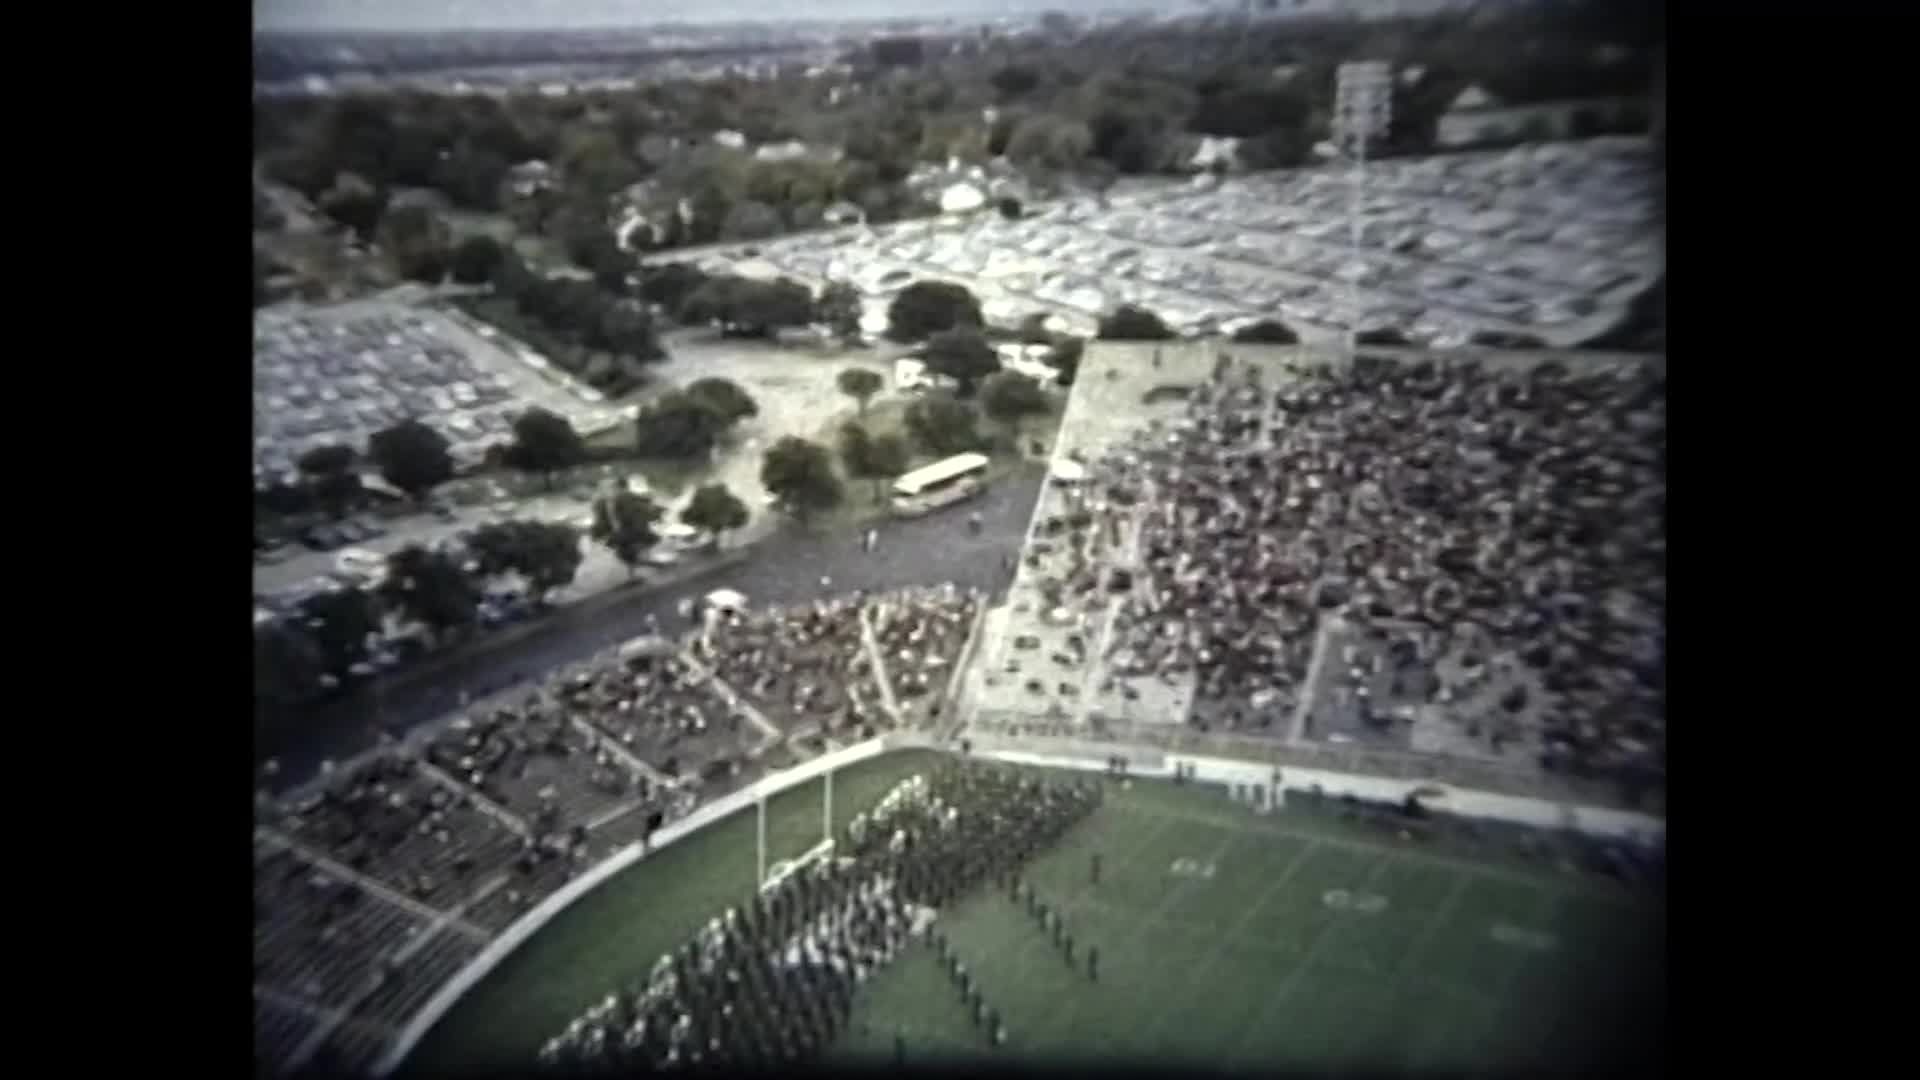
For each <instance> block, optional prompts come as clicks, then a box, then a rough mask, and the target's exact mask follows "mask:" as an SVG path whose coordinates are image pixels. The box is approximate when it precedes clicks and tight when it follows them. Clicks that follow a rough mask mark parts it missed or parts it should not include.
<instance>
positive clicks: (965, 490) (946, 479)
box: [893, 454, 987, 517]
mask: <svg viewBox="0 0 1920 1080" xmlns="http://www.w3.org/2000/svg"><path fill="white" fill-rule="evenodd" d="M986 478H987V455H985V454H955V455H954V456H952V457H950V458H947V459H946V460H944V461H936V462H934V463H933V464H931V465H928V466H927V467H925V468H923V469H915V470H913V471H912V472H910V473H908V474H907V475H905V476H902V477H901V478H900V479H898V480H895V481H894V482H893V512H894V513H896V514H899V515H901V516H903V517H911V516H913V515H915V514H924V513H927V512H929V511H932V510H938V509H939V508H940V507H943V506H948V505H951V504H953V503H956V502H959V501H960V500H961V499H965V498H967V497H969V496H972V495H976V494H978V493H979V492H980V491H981V489H983V488H984V487H986Z"/></svg>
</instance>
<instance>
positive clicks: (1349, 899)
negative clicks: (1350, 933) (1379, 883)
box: [1320, 889, 1387, 915]
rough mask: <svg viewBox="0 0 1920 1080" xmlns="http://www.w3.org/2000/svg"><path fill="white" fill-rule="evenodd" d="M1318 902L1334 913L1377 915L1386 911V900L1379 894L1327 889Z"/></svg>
mask: <svg viewBox="0 0 1920 1080" xmlns="http://www.w3.org/2000/svg"><path fill="white" fill-rule="evenodd" d="M1320 902H1321V903H1323V904H1325V905H1327V906H1328V907H1330V908H1332V909H1333V910H1335V911H1351V912H1353V913H1355V914H1357V915H1378V914H1380V913H1381V912H1383V911H1385V910H1387V898H1386V897H1384V896H1381V895H1380V894H1379V893H1368V892H1348V891H1347V890H1345V889H1328V890H1327V891H1326V893H1325V894H1324V895H1322V896H1321V897H1320Z"/></svg>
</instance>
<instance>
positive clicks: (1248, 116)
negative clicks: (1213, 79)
mask: <svg viewBox="0 0 1920 1080" xmlns="http://www.w3.org/2000/svg"><path fill="white" fill-rule="evenodd" d="M1309 106H1310V103H1309V102H1308V101H1307V99H1306V97H1305V95H1303V94H1301V93H1299V92H1298V91H1294V90H1291V89H1288V88H1286V87H1242V86H1227V87H1224V88H1222V89H1220V90H1219V91H1218V92H1216V93H1211V94H1202V95H1201V97H1200V100H1199V101H1198V102H1196V103H1195V104H1194V107H1193V113H1192V115H1191V116H1190V117H1189V118H1188V120H1187V130H1189V131H1192V132H1195V133H1197V134H1201V135H1224V136H1229V137H1232V138H1238V139H1249V138H1254V137H1256V136H1259V135H1262V134H1264V133H1266V132H1268V131H1272V130H1274V129H1275V128H1289V129H1297V128H1299V127H1301V126H1302V125H1304V124H1305V123H1306V120H1307V111H1308V109H1309Z"/></svg>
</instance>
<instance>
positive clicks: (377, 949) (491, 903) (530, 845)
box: [254, 590, 964, 1068]
mask: <svg viewBox="0 0 1920 1080" xmlns="http://www.w3.org/2000/svg"><path fill="white" fill-rule="evenodd" d="M953 595H964V594H957V593H951V592H947V591H942V590H927V591H913V592H904V593H900V594H888V595H885V596H879V597H853V598H835V599H831V600H825V601H821V602H819V603H815V604H808V605H803V606H799V607H796V608H790V609H777V610H772V611H752V612H743V613H737V614H736V615H734V616H730V617H728V618H726V619H722V620H720V621H719V622H718V623H717V624H716V633H714V634H713V635H711V637H710V638H709V639H707V640H703V635H702V633H701V630H700V628H698V627H696V628H694V629H691V630H689V632H688V634H687V635H686V637H685V639H684V640H682V641H680V642H674V641H669V640H665V639H660V638H655V639H651V640H643V641H641V642H637V643H628V644H627V645H626V646H623V647H620V648H616V649H610V650H607V651H606V652H603V653H601V654H599V655H597V656H595V657H593V658H591V659H589V660H587V661H585V662H583V663H580V664H577V665H574V666H572V667H569V668H565V669H562V670H560V671H557V672H555V673H553V674H551V675H550V676H548V677H547V678H545V679H544V680H542V681H541V682H540V683H538V684H537V685H534V686H532V687H525V688H522V689H519V690H510V691H507V692H505V693H502V694H499V695H497V696H495V697H492V698H489V699H487V700H486V701H484V702H480V703H474V704H471V705H470V706H469V707H468V708H466V709H465V710H464V711H463V712H462V713H461V714H459V715H456V716H455V717H453V718H452V719H451V720H450V722H448V723H446V724H444V725H443V726H440V727H439V728H438V729H437V730H431V731H428V732H423V734H422V737H421V738H419V739H418V740H416V741H413V742H411V743H402V742H400V741H399V740H397V739H394V738H391V737H385V738H383V745H382V746H381V747H380V748H378V750H377V751H376V752H375V753H374V754H372V755H370V756H369V757H368V758H367V759H366V760H364V761H362V762H360V763H358V764H354V765H349V766H346V767H334V766H333V765H327V766H323V769H322V775H321V776H320V777H319V778H318V782H317V783H316V784H314V785H311V786H310V787H309V789H307V790H304V791H301V792H298V793H296V794H294V795H291V796H287V797H283V798H279V799H275V798H272V797H270V796H268V795H266V794H265V793H262V795H261V797H260V800H259V803H258V813H257V823H258V824H259V825H260V826H261V827H262V838H261V840H260V842H259V843H258V845H257V850H256V856H255V872H254V946H255V947H254V953H255V980H256V986H257V987H258V988H261V989H262V990H263V992H265V993H267V994H270V995H273V1000H274V1001H287V1002H293V1003H297V1006H298V1008H302V1009H310V1010H333V1009H346V1010H348V1011H349V1012H350V1013H351V1014H352V1017H353V1020H352V1021H351V1022H350V1023H348V1024H346V1025H343V1026H342V1028H341V1032H340V1034H339V1035H338V1036H336V1037H335V1039H334V1040H333V1041H332V1042H330V1043H328V1045H327V1047H326V1048H325V1050H326V1052H324V1053H322V1054H320V1055H319V1056H317V1057H315V1058H314V1059H313V1062H314V1063H319V1062H323V1061H324V1062H328V1063H330V1064H341V1065H342V1067H347V1068H353V1067H360V1066H364V1065H365V1064H367V1063H368V1062H369V1061H370V1060H371V1058H372V1056H373V1055H375V1054H377V1053H378V1052H379V1050H380V1045H379V1039H378V1038H377V1037H368V1035H367V1032H368V1030H370V1029H369V1027H368V1025H367V1024H363V1023H362V1021H367V1022H371V1024H373V1025H388V1026H398V1025H399V1024H400V1023H402V1022H404V1021H405V1020H406V1018H407V1017H408V1016H409V1015H410V1014H411V1012H412V1011H413V1010H414V1009H417V1008H418V1007H419V1005H420V1004H421V1003H422V1002H424V1000H425V999H426V997H427V996H429V995H430V994H431V992H432V989H433V988H434V987H435V986H437V985H438V984H439V983H440V982H442V981H444V980H445V979H446V978H447V977H448V976H450V975H451V974H452V973H453V972H454V971H456V970H458V968H459V966H460V964H462V963H464V962H465V961H466V960H467V959H470V958H471V956H472V955H473V954H474V953H475V952H477V951H478V948H479V946H480V945H481V944H483V943H484V942H485V940H486V939H487V938H488V937H490V936H491V935H492V934H496V933H498V932H500V931H502V930H504V929H505V928H506V927H507V926H509V925H510V924H511V923H512V922H513V921H514V920H515V919H517V918H519V917H520V916H521V915H522V914H524V913H525V912H526V911H527V910H528V909H529V908H531V907H532V906H533V905H535V904H537V903H538V902H539V901H540V900H541V899H543V898H544V897H545V896H547V895H549V894H550V893H551V892H553V890H555V889H557V888H559V887H560V886H561V885H562V884H564V883H565V882H566V881H567V880H569V879H570V878H572V877H574V876H576V875H578V874H579V873H581V872H583V871H584V870H585V869H587V868H588V867H590V866H592V865H593V864H594V863H596V862H598V861H600V860H601V859H603V858H605V857H606V856H607V855H609V854H611V853H612V852H614V851H616V850H618V849H620V848H622V847H625V846H627V845H629V844H632V843H635V842H640V843H645V842H647V841H648V840H649V839H650V838H651V836H652V834H653V833H654V832H655V831H656V830H657V829H659V828H660V827H661V826H662V825H664V824H665V823H666V822H668V821H671V820H674V819H677V818H679V817H681V816H684V815H685V814H686V813H688V812H690V811H691V810H692V809H693V808H694V807H695V806H696V805H697V804H698V803H699V801H700V800H702V799H704V798H711V797H714V796H716V795H719V794H722V793H724V792H725V791H726V790H729V789H731V788H732V787H735V786H738V785H739V784H742V783H746V782H749V781H750V780H751V779H752V778H753V777H754V776H755V775H758V770H759V769H761V768H762V767H764V766H766V765H768V764H769V763H777V761H778V760H781V759H780V757H779V755H777V754H776V755H774V756H772V757H769V758H767V759H765V760H757V759H756V758H755V756H754V755H755V753H756V751H757V750H758V749H759V748H760V747H761V744H762V743H764V741H765V739H764V736H763V734H762V733H761V732H760V731H758V730H757V729H755V728H754V727H752V726H749V725H747V724H745V723H743V717H742V715H741V712H740V710H738V709H736V708H734V707H732V705H731V704H730V701H731V700H732V699H731V695H730V694H728V693H727V692H726V691H725V690H724V689H722V688H721V687H719V686H718V685H715V684H713V683H712V682H711V680H710V676H709V673H708V671H707V670H702V668H706V669H709V670H710V671H711V672H712V673H713V674H716V675H718V677H719V679H720V680H722V681H724V682H726V683H727V684H729V685H732V686H734V687H736V688H738V689H740V690H741V691H742V693H743V696H747V695H746V691H747V689H748V688H749V687H754V688H756V689H759V690H760V691H761V700H764V701H775V700H788V701H792V700H796V699H797V700H801V701H803V702H807V703H808V706H807V707H806V708H804V709H799V710H783V711H778V712H775V715H776V716H778V717H779V718H780V723H781V724H782V725H783V726H784V725H788V724H794V725H799V724H802V723H805V722H808V721H814V720H815V718H816V717H819V718H823V719H825V720H829V721H834V722H836V723H835V724H827V725H823V726H824V727H827V728H834V727H836V726H837V725H850V726H853V727H855V728H856V729H857V730H859V731H860V733H861V734H862V735H863V736H864V735H868V734H874V733H877V732H878V731H879V730H883V729H884V728H885V727H886V726H887V725H886V722H885V721H884V719H883V717H884V716H885V714H884V711H883V710H881V709H880V708H879V707H878V705H877V703H874V702H873V701H872V699H873V698H875V697H877V694H874V693H872V692H869V694H868V695H867V696H868V699H869V704H868V705H867V706H866V707H865V708H856V707H855V705H854V703H853V702H852V701H851V700H850V699H849V695H848V688H849V687H850V686H854V685H858V684H859V681H860V680H865V679H866V678H867V676H868V673H869V666H868V661H867V659H866V655H865V648H864V646H863V644H862V636H861V631H860V618H859V611H860V606H861V604H863V603H868V602H873V603H876V604H882V605H884V606H885V609H886V610H887V611H888V612H889V613H890V614H889V616H888V618H890V619H893V620H898V621H901V622H902V623H903V624H905V625H913V626H920V625H925V626H932V627H939V626H943V625H946V624H947V623H949V622H951V621H952V620H953V619H954V617H955V615H954V607H953V601H952V596H953ZM928 633H931V632H928ZM923 638H924V640H925V642H926V644H925V649H926V650H927V651H928V653H929V654H931V653H932V652H933V651H936V650H938V649H941V648H949V649H954V650H957V649H958V647H959V642H958V640H953V639H952V635H951V634H947V635H945V636H940V635H934V636H933V637H926V636H925V635H924V634H923ZM917 640H918V639H917ZM689 654H691V655H695V656H698V657H701V658H702V659H703V660H704V663H698V664H697V663H690V662H689V661H688V655H689ZM952 662H953V657H952V656H951V655H946V656H944V657H942V658H940V659H938V660H935V661H933V666H935V667H938V666H940V665H950V664H951V663H952ZM769 672H770V673H775V674H776V675H777V676H778V677H779V678H781V679H784V681H782V682H777V683H773V684H768V683H766V682H765V681H764V680H762V679H761V676H762V675H764V674H766V673H769ZM807 685H816V686H819V687H821V691H820V692H822V693H826V694H831V695H838V696H837V697H834V698H831V699H830V700H832V701H833V702H834V705H833V709H834V711H833V712H831V713H828V712H825V711H824V709H823V708H822V707H821V706H820V705H819V701H823V700H829V699H826V698H817V697H810V696H809V695H808V694H806V693H803V692H801V691H800V690H799V688H800V687H803V686H807ZM865 685H867V686H869V687H872V686H873V685H874V684H873V683H871V682H870V681H868V682H866V684H865ZM789 690H791V691H793V694H792V696H790V697H783V696H782V695H783V694H784V693H785V692H786V691H789ZM769 711H773V710H769ZM801 730H802V729H801V728H800V727H798V726H794V727H788V728H787V730H786V732H785V733H786V734H789V735H798V734H800V732H801ZM788 745H789V746H790V747H791V748H792V749H793V750H794V751H800V752H804V749H805V748H806V747H807V746H808V745H810V744H809V743H808V742H807V741H805V740H798V739H795V740H789V742H788ZM273 771H274V769H273V767H272V766H271V764H270V765H269V768H268V772H269V773H272V772H273ZM257 1007H258V1008H265V1009H267V1010H269V1011H271V1012H273V1014H274V1016H275V1018H276V1023H277V1020H278V1018H280V1016H281V1013H282V1012H284V1011H285V1010H283V1009H281V1007H280V1006H278V1005H273V1004H271V1003H269V1004H268V1005H265V1006H261V1005H259V1004H258V1003H257ZM355 1025H360V1026H359V1027H357V1028H356V1027H355ZM284 1026H285V1030H286V1031H287V1032H288V1034H287V1037H286V1038H285V1039H284V1040H282V1041H279V1042H276V1044H275V1045H274V1046H272V1047H268V1048H263V1050H264V1052H265V1053H266V1054H267V1055H268V1056H269V1057H272V1058H274V1059H275V1060H281V1059H283V1058H284V1057H285V1056H286V1055H287V1054H289V1053H290V1052H291V1051H292V1050H293V1048H294V1046H296V1045H297V1044H298V1043H299V1042H300V1041H301V1038H302V1030H303V1029H301V1028H300V1027H299V1025H291V1024H290V1025H284ZM371 1030H376V1031H377V1030H379V1029H378V1028H372V1029H371ZM343 1045H344V1046H345V1047H346V1049H345V1050H344V1051H343V1049H342V1047H343ZM343 1053H344V1060H343V1059H342V1055H343Z"/></svg>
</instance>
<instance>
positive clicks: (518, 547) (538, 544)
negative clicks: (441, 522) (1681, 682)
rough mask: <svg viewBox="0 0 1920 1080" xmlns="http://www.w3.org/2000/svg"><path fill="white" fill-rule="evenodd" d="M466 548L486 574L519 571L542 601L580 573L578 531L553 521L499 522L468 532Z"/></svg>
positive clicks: (535, 596)
mask: <svg viewBox="0 0 1920 1080" xmlns="http://www.w3.org/2000/svg"><path fill="white" fill-rule="evenodd" d="M467 550H468V551H470V552H471V553H472V554H473V555H474V557H475V558H476V559H477V560H478V561H479V563H480V572H481V573H482V574H483V575H485V576H487V577H497V576H499V575H502V574H518V575H519V576H520V578H521V580H523V581H525V582H526V583H527V586H528V588H530V589H531V590H532V592H533V597H534V601H535V602H536V603H541V604H544V603H545V602H546V597H547V594H548V593H551V592H552V591H553V590H555V589H558V588H561V587H563V586H566V585H569V584H571V583H572V582H573V579H574V576H575V575H576V574H577V573H579V570H580V562H581V558H582V556H581V552H580V532H579V530H578V529H575V528H574V527H573V526H571V525H568V524H565V523H564V522H556V521H499V522H492V523H489V524H486V525H482V526H480V527H479V528H477V529H475V530H473V531H472V532H471V533H469V534H467Z"/></svg>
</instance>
